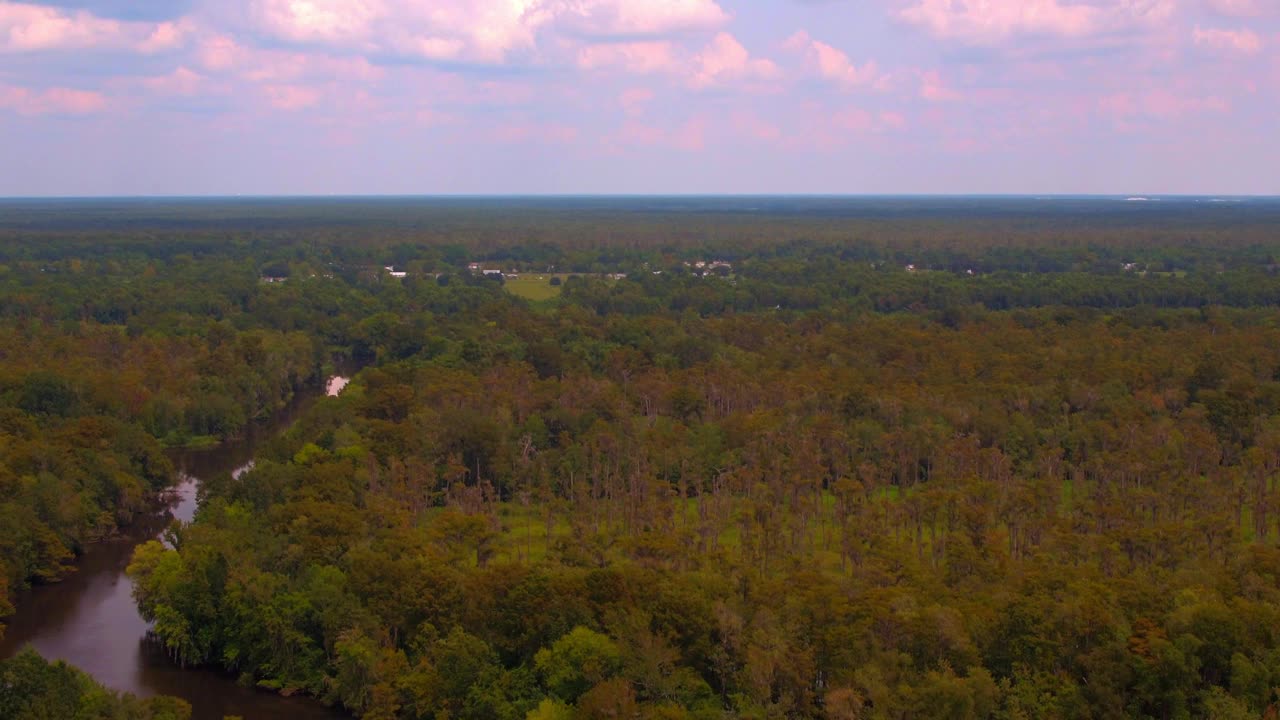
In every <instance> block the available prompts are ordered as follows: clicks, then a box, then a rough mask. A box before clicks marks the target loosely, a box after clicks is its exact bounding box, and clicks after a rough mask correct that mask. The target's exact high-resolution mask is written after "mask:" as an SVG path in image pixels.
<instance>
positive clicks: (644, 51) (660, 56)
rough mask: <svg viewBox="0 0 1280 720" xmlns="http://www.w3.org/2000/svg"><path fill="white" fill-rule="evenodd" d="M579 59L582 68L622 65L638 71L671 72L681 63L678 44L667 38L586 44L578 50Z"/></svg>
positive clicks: (622, 67) (629, 69)
mask: <svg viewBox="0 0 1280 720" xmlns="http://www.w3.org/2000/svg"><path fill="white" fill-rule="evenodd" d="M576 62H577V65H578V67H579V68H581V69H583V70H598V69H605V68H620V69H623V70H626V71H627V72H631V73H637V74H647V73H654V72H672V71H675V70H677V69H678V68H679V67H680V62H679V61H678V60H677V59H676V51H675V46H674V45H673V44H672V43H670V42H667V41H649V42H630V43H609V44H599V45H587V46H585V47H582V48H580V49H579V50H578V55H577V59H576Z"/></svg>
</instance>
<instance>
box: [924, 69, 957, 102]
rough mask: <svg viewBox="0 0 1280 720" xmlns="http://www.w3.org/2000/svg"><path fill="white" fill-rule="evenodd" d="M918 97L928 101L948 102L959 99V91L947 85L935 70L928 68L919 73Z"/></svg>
mask: <svg viewBox="0 0 1280 720" xmlns="http://www.w3.org/2000/svg"><path fill="white" fill-rule="evenodd" d="M920 97H922V98H924V99H925V100H928V101H930V102H949V101H952V100H959V99H960V93H958V92H956V91H955V90H953V89H951V88H950V87H948V86H947V84H946V83H945V82H943V80H942V76H941V75H940V74H939V73H938V71H937V70H929V71H926V72H922V73H920Z"/></svg>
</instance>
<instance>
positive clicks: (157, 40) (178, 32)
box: [136, 20, 195, 53]
mask: <svg viewBox="0 0 1280 720" xmlns="http://www.w3.org/2000/svg"><path fill="white" fill-rule="evenodd" d="M194 31H195V28H194V25H193V23H192V22H191V21H189V20H180V21H178V22H162V23H160V24H159V25H156V26H155V27H154V28H153V29H152V30H151V33H150V34H148V35H147V37H145V38H143V39H142V41H141V42H139V43H138V44H137V46H136V47H137V49H138V50H139V51H141V52H144V53H157V52H164V51H166V50H173V49H175V48H178V47H181V46H182V45H183V44H184V43H185V42H186V39H187V37H189V36H190V35H191V34H192V33H193V32H194Z"/></svg>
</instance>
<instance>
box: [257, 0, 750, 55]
mask: <svg viewBox="0 0 1280 720" xmlns="http://www.w3.org/2000/svg"><path fill="white" fill-rule="evenodd" d="M248 2H249V3H250V16H251V18H252V19H253V22H254V25H255V29H258V30H265V31H266V32H268V33H270V34H272V35H274V36H276V37H278V38H280V39H283V40H287V41H289V42H294V43H307V44H320V45H329V46H333V47H340V48H343V49H345V50H350V51H356V52H373V51H378V52H383V53H394V54H401V55H407V56H413V57H421V58H425V59H429V60H438V61H467V62H482V63H495V64H497V63H504V62H506V61H507V60H508V59H509V56H510V55H511V54H512V53H514V52H517V51H532V50H533V49H535V48H536V46H537V40H538V36H539V35H540V34H541V33H544V32H552V33H556V32H559V33H561V34H568V35H570V36H573V37H582V36H587V37H594V38H601V37H609V38H623V37H626V38H637V37H642V38H656V37H661V36H666V35H671V34H673V33H680V32H687V31H690V30H710V29H714V28H717V27H720V26H722V25H724V24H725V23H726V22H728V19H729V16H728V15H727V14H726V13H725V11H724V10H723V9H722V8H721V7H720V6H719V5H718V4H717V3H716V2H715V0H538V1H533V0H432V2H421V0H357V1H351V0H248Z"/></svg>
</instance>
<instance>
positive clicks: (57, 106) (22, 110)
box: [0, 85, 107, 115]
mask: <svg viewBox="0 0 1280 720" xmlns="http://www.w3.org/2000/svg"><path fill="white" fill-rule="evenodd" d="M106 107H107V99H106V97H105V96H103V95H102V93H99V92H94V91H90V90H75V89H72V88H63V87H55V88H48V89H46V90H30V89H28V88H22V87H13V86H7V85H0V108H5V109H9V110H13V111H15V112H17V113H19V114H22V115H86V114H89V113H96V112H99V111H101V110H104V109H106Z"/></svg>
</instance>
